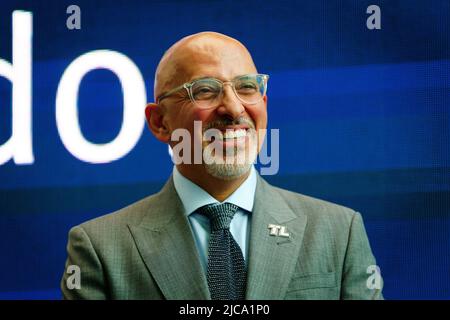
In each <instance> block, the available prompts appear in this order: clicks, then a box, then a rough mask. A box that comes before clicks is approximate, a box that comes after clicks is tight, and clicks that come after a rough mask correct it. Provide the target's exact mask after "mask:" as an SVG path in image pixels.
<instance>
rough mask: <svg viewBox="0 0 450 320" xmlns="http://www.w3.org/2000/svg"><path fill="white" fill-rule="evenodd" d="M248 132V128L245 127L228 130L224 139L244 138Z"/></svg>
mask: <svg viewBox="0 0 450 320" xmlns="http://www.w3.org/2000/svg"><path fill="white" fill-rule="evenodd" d="M246 134H247V130H245V129H238V130H226V131H225V134H224V135H223V138H224V139H236V138H242V137H245V136H246Z"/></svg>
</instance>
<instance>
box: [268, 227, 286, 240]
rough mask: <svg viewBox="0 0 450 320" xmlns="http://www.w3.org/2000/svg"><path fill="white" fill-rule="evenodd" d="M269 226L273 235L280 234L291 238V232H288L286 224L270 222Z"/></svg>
mask: <svg viewBox="0 0 450 320" xmlns="http://www.w3.org/2000/svg"><path fill="white" fill-rule="evenodd" d="M268 228H269V229H270V233H269V234H270V235H271V236H279V237H284V238H289V237H290V234H289V233H288V232H287V229H286V227H285V226H279V225H277V224H269V226H268Z"/></svg>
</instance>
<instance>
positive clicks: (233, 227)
mask: <svg viewBox="0 0 450 320" xmlns="http://www.w3.org/2000/svg"><path fill="white" fill-rule="evenodd" d="M173 182H174V185H175V190H176V191H177V193H178V196H179V197H180V199H181V202H182V203H183V206H184V211H185V214H186V215H187V216H188V219H189V222H190V224H191V228H192V231H193V233H194V238H195V243H196V245H197V249H198V252H199V255H200V262H201V264H202V267H203V270H204V271H205V273H206V270H207V265H208V244H209V235H210V231H211V229H210V225H209V219H208V218H207V217H205V216H203V215H201V214H199V213H197V212H196V211H197V209H198V208H200V207H203V206H204V205H207V204H211V203H219V201H217V200H216V199H215V198H213V197H212V196H211V195H210V194H209V193H208V192H206V191H205V190H203V189H202V188H201V187H199V186H198V185H196V184H195V183H193V182H192V181H190V180H189V179H187V178H186V177H184V176H183V175H182V174H181V173H180V172H179V171H178V169H177V167H176V166H174V169H173ZM255 190H256V170H255V168H254V167H253V166H252V167H251V170H250V174H249V175H248V177H247V179H246V180H245V181H244V182H243V183H242V184H241V185H240V186H239V188H238V189H236V190H235V191H234V192H233V193H232V194H231V195H230V196H229V197H228V198H227V199H225V200H224V201H223V202H230V203H233V204H235V205H237V206H238V207H239V210H238V211H237V212H236V214H235V215H234V217H233V220H231V224H230V231H231V234H232V235H233V237H234V239H235V240H236V242H237V243H238V245H239V246H240V247H241V250H242V254H243V255H244V260H245V263H246V264H247V257H248V243H249V236H250V225H251V212H252V210H253V202H254V198H255ZM223 202H222V203H223Z"/></svg>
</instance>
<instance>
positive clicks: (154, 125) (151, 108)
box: [145, 103, 170, 143]
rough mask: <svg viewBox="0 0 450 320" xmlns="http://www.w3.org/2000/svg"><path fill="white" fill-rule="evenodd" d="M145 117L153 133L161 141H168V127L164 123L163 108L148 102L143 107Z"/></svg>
mask: <svg viewBox="0 0 450 320" xmlns="http://www.w3.org/2000/svg"><path fill="white" fill-rule="evenodd" d="M145 118H146V119H147V125H148V128H149V129H150V131H151V132H152V133H153V135H154V136H155V137H156V139H158V140H159V141H161V142H164V143H168V142H169V141H170V132H169V129H168V128H167V127H166V126H165V124H164V121H163V120H164V114H163V110H162V109H161V107H160V106H158V105H157V104H156V103H149V104H147V106H146V107H145Z"/></svg>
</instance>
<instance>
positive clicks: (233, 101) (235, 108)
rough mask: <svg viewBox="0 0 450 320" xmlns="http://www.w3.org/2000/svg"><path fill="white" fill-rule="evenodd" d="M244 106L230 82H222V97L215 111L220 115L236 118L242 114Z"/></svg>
mask: <svg viewBox="0 0 450 320" xmlns="http://www.w3.org/2000/svg"><path fill="white" fill-rule="evenodd" d="M244 110H245V108H244V106H243V105H242V102H241V101H240V100H239V99H238V97H237V96H236V94H235V93H234V90H233V88H232V84H231V83H224V85H223V91H222V99H221V103H220V105H219V106H218V107H217V113H218V114H219V115H221V116H229V117H230V118H232V119H236V118H238V117H239V116H241V115H242V113H243V112H244Z"/></svg>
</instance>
